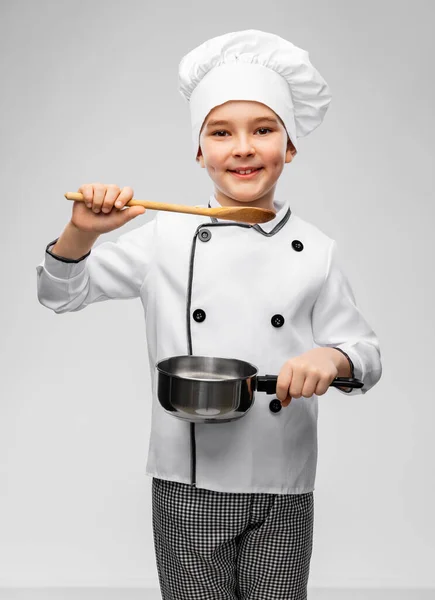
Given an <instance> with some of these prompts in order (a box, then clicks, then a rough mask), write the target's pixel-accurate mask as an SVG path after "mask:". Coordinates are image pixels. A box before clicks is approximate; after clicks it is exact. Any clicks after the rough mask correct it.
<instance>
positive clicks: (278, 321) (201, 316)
mask: <svg viewBox="0 0 435 600" xmlns="http://www.w3.org/2000/svg"><path fill="white" fill-rule="evenodd" d="M192 316H193V318H194V319H195V321H196V322H197V323H202V322H203V321H205V319H206V316H207V315H206V312H205V310H202V308H197V309H196V310H194V311H193V315H192ZM270 322H271V323H272V325H273V326H274V327H282V326H283V325H284V323H285V319H284V317H283V316H282V315H273V317H272V318H271V320H270Z"/></svg>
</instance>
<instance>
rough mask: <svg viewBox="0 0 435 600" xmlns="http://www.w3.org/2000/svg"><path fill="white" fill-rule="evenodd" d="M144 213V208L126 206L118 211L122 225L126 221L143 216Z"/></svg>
mask: <svg viewBox="0 0 435 600" xmlns="http://www.w3.org/2000/svg"><path fill="white" fill-rule="evenodd" d="M145 212H146V208H144V207H143V206H127V207H126V208H124V209H123V210H121V211H120V213H121V215H122V217H123V219H122V223H123V224H125V223H128V221H131V220H132V219H134V218H135V217H138V216H139V215H143V214H144V213H145Z"/></svg>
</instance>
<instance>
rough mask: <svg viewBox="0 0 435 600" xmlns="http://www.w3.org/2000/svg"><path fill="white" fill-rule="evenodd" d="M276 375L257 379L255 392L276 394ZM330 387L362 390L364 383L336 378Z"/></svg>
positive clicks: (357, 380) (349, 378)
mask: <svg viewBox="0 0 435 600" xmlns="http://www.w3.org/2000/svg"><path fill="white" fill-rule="evenodd" d="M277 381H278V376H277V375H264V376H261V375H260V376H258V377H257V391H258V392H266V394H276V382H277ZM329 385H330V387H346V388H348V387H349V388H352V389H356V388H362V387H363V385H364V383H363V382H362V381H360V380H359V379H353V378H352V377H336V378H335V379H334V380H333V381H332V382H331V383H330V384H329Z"/></svg>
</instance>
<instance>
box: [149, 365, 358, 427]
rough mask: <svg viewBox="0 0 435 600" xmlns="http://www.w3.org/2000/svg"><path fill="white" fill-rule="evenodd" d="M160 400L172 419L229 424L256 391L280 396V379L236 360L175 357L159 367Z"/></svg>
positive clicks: (353, 383) (342, 382) (343, 381)
mask: <svg viewBox="0 0 435 600" xmlns="http://www.w3.org/2000/svg"><path fill="white" fill-rule="evenodd" d="M156 369H157V371H158V381H157V397H158V400H159V402H160V404H161V406H162V407H163V408H164V409H165V410H166V411H167V412H168V413H169V414H171V415H173V416H174V417H177V418H179V419H182V420H184V421H189V422H191V423H226V422H228V421H234V420H236V419H240V418H241V417H243V416H244V415H245V414H246V413H247V412H248V411H249V410H250V409H251V408H252V406H253V404H254V400H255V391H256V390H258V391H262V392H266V393H267V394H275V393H276V382H277V379H278V377H277V376H276V375H265V376H262V377H260V376H258V375H257V373H258V369H257V367H256V366H255V365H252V364H251V363H249V362H246V361H243V360H238V359H236V358H217V357H210V356H190V355H189V356H172V357H169V358H166V359H164V360H161V361H159V362H158V363H157V364H156ZM331 385H332V386H333V385H335V386H336V387H337V386H349V387H362V385H363V384H362V382H360V381H358V380H356V379H349V378H346V377H337V378H336V379H334V381H333V382H332V383H331Z"/></svg>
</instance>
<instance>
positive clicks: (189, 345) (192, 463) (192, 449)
mask: <svg viewBox="0 0 435 600" xmlns="http://www.w3.org/2000/svg"><path fill="white" fill-rule="evenodd" d="M209 208H210V204H209ZM290 215H291V209H290V208H289V209H288V211H287V212H286V214H285V215H284V217H283V218H282V219H281V221H280V222H279V223H278V224H277V225H276V227H274V228H273V229H272V231H270V232H269V233H267V232H266V231H263V230H262V229H261V227H260V226H259V225H248V224H244V223H233V222H229V223H219V222H218V220H217V219H215V218H214V217H211V223H202V224H201V225H198V227H197V229H196V231H195V235H194V236H193V240H192V248H191V252H190V265H189V280H188V284H187V302H186V325H187V353H188V354H189V356H191V355H192V354H193V347H192V329H191V316H190V309H191V304H192V286H193V267H194V263H195V250H196V242H197V239H198V235H199V232H200V230H201V228H203V227H244V228H247V229H255V230H256V231H258V232H259V233H262V234H263V235H265V236H268V237H270V236H272V235H274V234H275V233H278V231H279V230H280V229H281V228H282V227H284V225H285V224H286V223H287V221H288V220H289V218H290ZM190 485H191V486H192V487H196V438H195V423H190Z"/></svg>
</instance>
